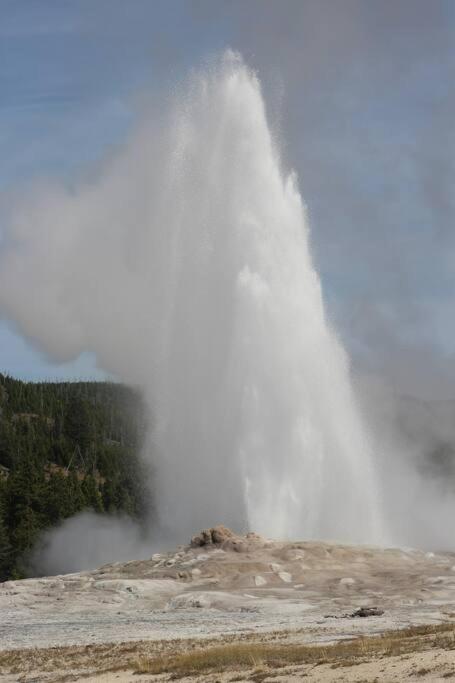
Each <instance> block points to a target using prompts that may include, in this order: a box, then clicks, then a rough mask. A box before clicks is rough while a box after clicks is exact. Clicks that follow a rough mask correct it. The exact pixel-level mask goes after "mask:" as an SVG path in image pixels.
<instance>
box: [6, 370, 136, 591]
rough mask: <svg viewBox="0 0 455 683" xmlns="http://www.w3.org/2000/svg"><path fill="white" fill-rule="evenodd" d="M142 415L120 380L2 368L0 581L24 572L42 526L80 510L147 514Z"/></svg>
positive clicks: (131, 395)
mask: <svg viewBox="0 0 455 683" xmlns="http://www.w3.org/2000/svg"><path fill="white" fill-rule="evenodd" d="M145 415H146V411H145V409H144V405H143V402H142V399H141V396H140V394H139V392H137V391H135V390H133V389H131V388H129V387H126V386H124V385H121V384H115V383H111V382H42V383H31V382H22V381H20V380H16V379H13V378H12V377H9V376H7V375H3V374H0V581H2V580H7V579H9V578H22V577H23V576H25V575H26V573H27V560H28V558H29V556H30V553H31V551H32V549H33V548H34V546H35V545H36V543H37V541H38V540H39V538H40V536H41V535H42V533H43V531H45V530H46V529H48V528H50V527H52V526H55V525H56V524H58V523H59V522H61V521H62V520H64V519H66V518H68V517H71V516H72V515H74V514H76V513H77V512H80V511H81V510H84V509H88V508H89V509H92V510H94V511H96V512H100V513H101V512H105V513H117V512H122V513H125V514H128V515H130V516H131V517H134V518H139V519H141V518H142V519H143V518H144V517H145V515H146V512H147V505H148V499H147V495H146V487H145V482H146V474H147V473H146V472H145V470H144V466H143V465H142V464H141V461H140V459H139V453H140V450H141V447H142V444H143V439H144V435H145V429H146V423H145Z"/></svg>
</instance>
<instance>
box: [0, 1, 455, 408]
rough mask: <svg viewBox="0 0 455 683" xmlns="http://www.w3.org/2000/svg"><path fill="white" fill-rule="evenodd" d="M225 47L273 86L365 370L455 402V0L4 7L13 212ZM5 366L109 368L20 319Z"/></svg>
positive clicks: (3, 85)
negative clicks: (45, 340) (41, 183)
mask: <svg viewBox="0 0 455 683" xmlns="http://www.w3.org/2000/svg"><path fill="white" fill-rule="evenodd" d="M226 47H231V48H234V49H237V50H239V51H240V52H242V54H243V56H244V58H245V60H246V62H247V63H248V64H250V65H251V66H253V67H254V68H255V69H257V71H258V73H259V75H260V78H261V80H262V82H263V87H264V93H265V97H266V101H267V106H268V111H269V116H270V119H271V122H272V125H273V127H274V130H275V131H276V134H277V136H279V138H280V140H281V144H282V145H283V150H284V163H285V165H286V167H287V168H291V167H293V168H295V169H296V170H297V173H298V176H299V179H300V187H301V191H302V194H303V196H304V198H305V201H306V203H307V205H308V209H309V215H310V220H311V226H312V245H313V251H314V256H315V260H316V263H317V266H318V268H319V271H320V274H321V278H322V284H323V289H324V293H325V297H326V301H327V308H328V312H329V315H330V317H331V319H332V320H333V321H334V324H335V326H336V328H337V330H338V331H339V333H340V336H341V337H342V339H343V341H344V343H345V345H346V346H347V348H348V350H349V353H350V354H351V356H352V358H353V363H354V366H355V367H356V368H358V369H359V370H361V371H362V372H368V373H372V374H379V375H383V376H384V377H386V379H387V380H388V381H390V382H391V383H392V384H393V385H394V386H395V387H396V388H397V389H398V390H399V391H401V392H403V393H411V394H419V395H427V396H433V397H441V398H443V397H453V398H455V363H454V360H455V297H454V294H455V292H454V276H455V272H454V271H455V226H454V217H455V210H454V209H455V207H454V203H455V199H454V197H455V194H454V191H453V186H454V181H455V128H454V123H453V119H454V115H455V90H454V82H455V79H454V77H455V3H454V2H452V1H451V0H446V1H445V0H431V1H430V0H424V1H421V0H395V1H394V2H388V1H384V0H369V1H367V0H358V1H357V0H314V1H313V0H311V1H309V0H297V1H295V2H294V1H293V0H273V1H272V0H242V1H237V0H229V1H221V0H200V1H196V0H195V1H193V2H192V1H191V0H186V2H177V1H173V0H164V1H160V0H128V1H127V0H0V155H1V156H0V158H1V161H2V163H1V164H0V220H1V216H2V209H1V207H2V204H3V203H4V202H5V201H7V200H8V196H9V195H10V194H11V193H16V192H18V191H19V192H20V191H21V189H22V188H23V187H24V186H25V185H27V184H29V183H30V182H31V181H33V180H34V179H36V178H42V177H43V176H44V177H58V178H61V177H62V176H63V177H64V178H65V179H67V180H68V181H69V182H70V181H71V178H72V176H73V175H74V174H76V173H79V172H80V171H81V170H83V169H85V168H86V167H87V166H88V167H91V166H92V165H93V164H94V163H97V162H98V161H99V160H100V159H102V157H103V155H105V154H106V153H111V152H112V149H113V148H115V146H117V145H119V144H121V143H122V141H123V140H124V139H125V136H126V134H127V133H128V131H129V130H130V129H131V127H132V126H133V125H134V122H135V120H136V119H137V116H138V113H139V112H140V111H141V102H142V101H143V99H144V98H147V97H149V96H150V95H153V96H154V97H157V96H158V97H159V94H160V91H161V90H163V92H166V89H168V88H169V85H171V86H172V85H174V84H176V83H178V81H179V80H181V79H182V78H184V77H185V75H186V74H187V72H188V70H189V69H191V68H192V67H194V66H198V65H199V64H200V63H201V62H202V61H203V60H205V59H207V58H210V56H211V55H213V54H214V53H216V52H218V51H220V50H223V49H224V48H226ZM0 235H1V223H0ZM0 248H1V243H0ZM0 370H4V371H8V372H10V373H12V374H14V375H17V376H21V377H26V378H39V377H54V376H60V377H61V376H71V377H74V376H101V373H99V371H98V370H97V369H96V363H95V359H94V358H93V356H91V355H89V354H86V355H84V356H83V357H82V358H81V359H79V360H77V361H76V362H74V363H72V364H70V365H66V366H56V365H54V364H52V362H50V361H49V360H48V359H44V358H43V357H42V356H41V355H40V354H39V353H38V352H37V351H36V350H34V349H33V348H32V347H31V346H30V344H29V343H28V342H26V341H25V340H23V339H21V338H20V337H18V336H17V335H16V334H15V333H14V331H13V330H12V328H11V326H10V324H9V323H8V322H7V321H3V322H0Z"/></svg>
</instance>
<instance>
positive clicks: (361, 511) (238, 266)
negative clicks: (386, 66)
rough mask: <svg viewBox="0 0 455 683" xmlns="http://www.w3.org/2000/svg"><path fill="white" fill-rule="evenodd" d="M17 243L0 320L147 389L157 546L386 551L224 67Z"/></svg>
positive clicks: (276, 211) (306, 264)
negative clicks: (247, 535)
mask: <svg viewBox="0 0 455 683" xmlns="http://www.w3.org/2000/svg"><path fill="white" fill-rule="evenodd" d="M12 225H13V237H14V240H15V241H14V243H13V244H12V246H11V247H9V248H6V249H4V251H3V258H2V264H1V275H0V292H1V294H0V305H1V306H2V308H3V310H6V311H7V312H8V313H9V315H10V317H12V318H13V319H15V320H16V321H17V323H18V324H19V325H20V327H21V328H22V330H23V331H24V332H25V333H27V334H28V335H29V336H30V337H32V338H34V339H35V340H37V341H38V342H39V343H40V344H41V345H43V346H44V348H46V349H47V350H48V351H49V352H50V353H53V354H54V355H57V356H60V357H69V356H71V355H74V354H75V353H77V352H79V351H80V350H85V349H89V350H94V351H96V353H97V355H98V358H99V361H100V363H101V364H102V366H103V367H105V368H107V369H109V370H113V371H114V372H116V373H117V374H118V375H120V377H121V378H122V379H124V380H126V381H131V382H135V383H138V382H139V383H141V384H142V385H143V386H144V388H145V390H146V392H147V395H148V398H149V400H150V404H151V406H152V407H153V410H154V414H155V416H156V420H155V424H156V430H155V432H154V434H153V435H152V440H153V444H154V453H155V455H154V457H155V458H157V461H156V463H155V473H156V479H155V484H156V485H155V487H154V488H155V491H154V495H155V499H156V500H157V507H158V512H159V516H160V522H161V525H162V526H163V528H166V529H168V530H169V532H170V533H173V534H176V535H178V536H179V537H182V538H185V537H186V536H187V534H188V533H190V532H191V531H193V530H194V529H198V528H200V527H203V526H206V525H212V524H214V523H219V522H224V523H226V524H230V525H233V526H234V527H237V528H239V527H240V528H241V527H243V528H245V527H248V528H251V529H253V530H255V531H259V532H263V533H266V534H268V535H270V536H275V537H300V538H315V537H320V538H328V537H330V538H336V539H341V540H355V541H379V540H381V533H382V530H381V514H380V511H379V503H378V498H379V496H378V492H377V490H376V477H375V475H374V472H373V466H372V454H371V449H370V445H369V442H368V438H367V435H366V433H365V429H364V427H363V425H362V423H361V419H360V417H359V414H358V411H357V408H356V405H355V400H354V397H353V393H352V389H351V384H350V378H349V367H348V362H347V358H346V356H345V353H344V351H343V349H342V348H341V346H340V344H339V342H338V341H337V339H336V337H335V335H334V334H333V332H332V330H331V329H330V326H329V324H328V322H327V320H326V317H325V313H324V305H323V300H322V295H321V288H320V282H319V278H318V276H317V274H316V272H315V270H314V268H313V265H312V261H311V255H310V251H309V244H308V226H307V221H306V217H305V210H304V206H303V204H302V201H301V198H300V195H299V192H298V190H297V187H296V180H295V177H294V176H293V175H290V176H289V177H284V176H283V173H282V170H281V167H280V160H279V157H278V153H277V150H276V148H275V145H274V143H273V140H272V137H271V133H270V130H269V127H268V124H267V120H266V115H265V109H264V102H263V99H262V95H261V90H260V86H259V83H258V80H257V78H256V77H255V75H254V74H252V73H251V72H250V71H249V70H248V69H247V68H246V67H245V66H244V64H243V63H242V61H241V60H240V58H239V57H238V56H235V55H233V54H231V53H229V54H227V55H225V57H224V58H223V60H222V61H221V64H219V65H218V66H216V67H215V68H213V69H209V70H206V71H205V72H204V73H201V74H199V75H197V76H195V77H194V78H193V79H192V81H191V86H190V88H189V91H188V92H187V93H186V96H185V97H183V98H181V99H180V101H179V103H178V104H177V106H176V107H175V109H174V114H173V116H172V123H171V124H170V125H169V124H167V125H166V128H165V129H160V130H157V129H156V127H154V126H152V125H145V126H144V127H143V128H142V129H141V131H140V132H139V134H137V135H136V136H135V137H134V138H133V139H132V140H131V142H130V143H129V146H128V148H127V149H126V150H125V152H124V154H123V155H122V156H121V157H119V158H118V159H117V160H115V161H114V162H111V165H110V166H108V167H107V169H106V170H105V171H104V173H103V174H102V177H100V178H99V180H98V181H97V182H96V183H95V184H93V183H92V184H91V185H89V186H83V187H81V188H79V190H78V191H77V192H73V193H71V194H70V193H67V192H64V191H63V190H61V189H59V190H56V189H55V188H53V189H51V190H47V191H46V192H45V194H44V199H43V194H40V198H39V199H38V200H37V201H34V202H33V203H32V206H31V207H30V206H28V207H25V208H24V209H23V210H22V211H19V212H16V214H15V216H14V220H13V223H12ZM24 273H26V275H25V276H24ZM12 285H14V290H11V289H9V294H8V295H6V293H5V292H6V290H5V287H6V286H8V287H9V288H11V286H12ZM157 451H158V454H157Z"/></svg>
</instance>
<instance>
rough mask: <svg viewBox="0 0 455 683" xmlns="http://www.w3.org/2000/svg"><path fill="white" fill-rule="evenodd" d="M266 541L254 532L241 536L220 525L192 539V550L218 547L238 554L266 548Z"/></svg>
mask: <svg viewBox="0 0 455 683" xmlns="http://www.w3.org/2000/svg"><path fill="white" fill-rule="evenodd" d="M265 544H266V541H265V540H264V539H263V538H262V537H261V536H259V535H258V534H255V533H253V532H250V533H248V534H246V535H245V536H239V535H238V534H235V533H234V532H233V531H231V530H230V529H228V528H227V527H225V526H223V525H222V524H219V525H218V526H213V527H211V528H210V529H203V530H202V531H200V532H199V533H198V534H196V535H195V536H193V537H192V539H191V542H190V548H207V547H210V546H217V547H218V548H220V549H221V550H233V551H234V552H237V553H242V552H248V551H253V550H255V549H258V548H260V547H264V545H265Z"/></svg>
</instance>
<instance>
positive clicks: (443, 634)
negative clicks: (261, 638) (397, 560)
mask: <svg viewBox="0 0 455 683" xmlns="http://www.w3.org/2000/svg"><path fill="white" fill-rule="evenodd" d="M432 647H439V648H444V649H454V650H455V624H441V625H439V626H420V627H419V626H417V627H412V628H409V629H404V630H399V631H389V632H387V633H385V634H383V635H382V636H371V637H361V638H356V639H353V640H349V641H342V642H338V643H334V644H332V645H327V646H321V645H276V644H269V643H232V644H229V645H222V646H214V647H209V648H204V649H202V648H201V649H197V650H195V651H192V652H187V653H183V654H178V655H171V656H169V655H165V656H161V657H156V658H153V659H139V660H137V661H136V662H135V664H134V670H135V671H136V672H137V673H148V674H164V673H166V674H172V677H173V678H180V677H183V676H193V675H198V674H202V673H208V672H217V673H219V672H222V671H226V670H237V669H251V668H257V667H267V668H271V669H273V668H281V667H286V666H290V665H302V664H316V665H319V664H332V665H333V666H334V667H337V666H340V667H342V666H352V665H353V664H356V663H360V662H364V661H368V660H371V659H373V658H378V657H391V656H395V655H402V654H406V653H408V652H417V651H422V650H426V649H429V648H432Z"/></svg>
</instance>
